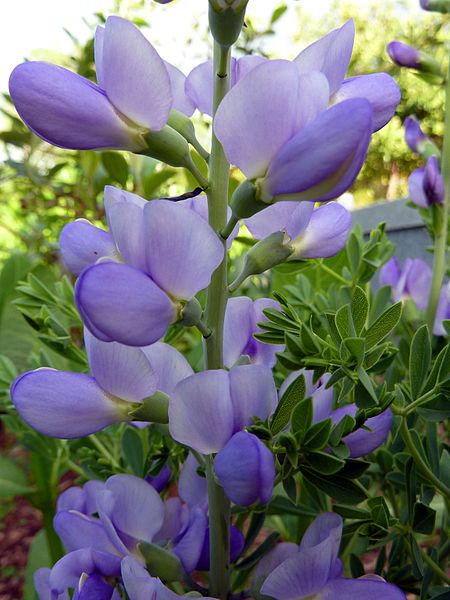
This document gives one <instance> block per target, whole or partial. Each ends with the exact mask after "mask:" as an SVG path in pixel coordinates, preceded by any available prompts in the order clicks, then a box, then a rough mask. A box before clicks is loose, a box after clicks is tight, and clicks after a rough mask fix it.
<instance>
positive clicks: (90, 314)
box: [75, 262, 176, 346]
mask: <svg viewBox="0 0 450 600" xmlns="http://www.w3.org/2000/svg"><path fill="white" fill-rule="evenodd" d="M75 298H76V304H77V307H78V310H79V312H80V314H81V317H82V319H83V321H84V323H85V325H86V327H87V328H88V329H89V330H90V331H91V333H93V334H94V335H95V337H97V338H99V339H102V340H103V341H116V342H120V343H122V344H127V345H129V346H147V345H149V344H152V343H153V342H156V341H157V340H159V338H161V337H162V336H163V335H164V333H165V332H166V330H167V327H168V326H169V325H170V323H172V322H174V321H175V320H176V311H175V306H174V304H172V302H171V300H170V298H169V297H168V296H167V294H165V293H164V292H163V291H162V290H161V289H160V288H159V287H158V286H157V285H156V284H155V283H154V282H153V281H152V280H151V279H150V277H148V275H146V274H145V273H143V272H142V271H139V270H137V269H135V268H133V267H129V266H127V265H119V264H115V263H112V262H108V263H101V264H97V265H93V266H92V267H88V268H87V269H85V270H84V271H83V273H82V274H81V275H80V278H79V279H78V281H77V285H76V288H75Z"/></svg>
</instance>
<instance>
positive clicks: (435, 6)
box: [420, 0, 450, 14]
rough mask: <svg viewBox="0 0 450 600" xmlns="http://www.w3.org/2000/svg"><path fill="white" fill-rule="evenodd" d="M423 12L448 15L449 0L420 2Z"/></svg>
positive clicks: (449, 11)
mask: <svg viewBox="0 0 450 600" xmlns="http://www.w3.org/2000/svg"><path fill="white" fill-rule="evenodd" d="M420 6H421V7H422V8H423V9H424V10H429V11H432V12H440V13H444V14H446V13H450V0H420Z"/></svg>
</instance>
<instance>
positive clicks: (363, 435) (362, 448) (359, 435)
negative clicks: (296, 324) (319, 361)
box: [279, 370, 393, 458]
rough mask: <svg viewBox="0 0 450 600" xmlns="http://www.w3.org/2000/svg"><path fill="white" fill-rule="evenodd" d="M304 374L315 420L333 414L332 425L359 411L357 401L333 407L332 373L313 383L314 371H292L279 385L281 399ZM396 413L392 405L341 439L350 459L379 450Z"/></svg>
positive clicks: (323, 418)
mask: <svg viewBox="0 0 450 600" xmlns="http://www.w3.org/2000/svg"><path fill="white" fill-rule="evenodd" d="M300 374H303V375H304V376H305V379H306V395H307V396H312V401H313V419H312V421H313V423H318V422H319V421H323V420H325V419H327V418H328V417H331V420H332V422H333V424H337V423H339V421H341V420H342V418H343V417H344V416H345V415H350V416H352V417H354V416H355V415H356V413H357V412H358V407H357V406H356V404H347V405H346V406H340V407H339V408H337V409H333V404H334V403H333V396H334V392H333V388H327V387H326V386H327V383H328V381H329V379H330V375H328V374H326V375H323V376H322V377H321V378H320V379H319V380H318V381H317V383H315V384H314V383H313V371H304V370H302V371H294V372H293V373H291V374H290V375H289V376H288V377H287V378H286V380H285V381H284V382H283V384H282V386H281V387H280V391H279V395H280V398H281V397H282V396H283V394H284V392H285V391H286V390H287V388H288V387H289V385H290V384H291V383H292V382H293V381H294V380H295V379H297V377H298V376H299V375H300ZM392 422H393V415H392V411H391V409H390V408H388V409H387V410H385V411H384V412H382V413H381V414H379V415H377V416H375V417H370V418H369V419H367V420H366V421H365V423H364V427H361V428H360V429H357V430H356V431H353V432H352V433H350V434H348V435H346V436H345V437H344V438H342V441H343V442H344V443H345V444H346V445H347V447H348V449H349V451H350V456H351V458H360V457H361V456H366V455H368V454H370V453H371V452H373V451H374V450H376V449H377V448H378V447H379V446H381V444H383V442H384V441H385V440H386V438H387V436H388V435H389V431H390V429H391V427H392Z"/></svg>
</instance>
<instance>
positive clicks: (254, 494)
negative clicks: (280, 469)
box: [214, 431, 275, 506]
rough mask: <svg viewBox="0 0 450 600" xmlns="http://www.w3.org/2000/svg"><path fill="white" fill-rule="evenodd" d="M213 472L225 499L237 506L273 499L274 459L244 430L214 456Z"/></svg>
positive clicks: (264, 447) (263, 446) (268, 451)
mask: <svg viewBox="0 0 450 600" xmlns="http://www.w3.org/2000/svg"><path fill="white" fill-rule="evenodd" d="M214 470H215V472H216V474H217V477H218V479H219V482H220V484H221V485H222V487H223V488H224V490H225V493H226V495H227V496H228V498H229V499H230V500H231V501H232V502H234V503H235V504H238V505H239V506H250V505H251V504H253V503H255V502H261V503H262V504H267V503H268V502H269V500H270V498H271V496H272V490H273V483H274V479H275V459H274V457H273V454H272V452H270V450H269V449H268V448H267V447H266V446H265V445H264V444H263V443H262V442H261V441H260V440H259V439H258V438H257V437H256V436H255V435H252V434H251V433H247V432H246V431H240V432H238V433H236V434H235V435H233V437H232V438H231V440H230V441H229V442H228V443H227V444H226V446H225V447H224V448H222V450H221V451H220V452H219V453H218V454H217V456H216V458H215V460H214Z"/></svg>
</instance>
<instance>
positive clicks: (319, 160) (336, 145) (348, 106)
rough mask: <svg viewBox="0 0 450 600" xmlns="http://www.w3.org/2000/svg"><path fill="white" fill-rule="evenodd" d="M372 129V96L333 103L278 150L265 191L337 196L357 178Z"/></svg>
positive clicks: (293, 195)
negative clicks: (370, 100) (366, 98)
mask: <svg viewBox="0 0 450 600" xmlns="http://www.w3.org/2000/svg"><path fill="white" fill-rule="evenodd" d="M371 133H372V108H371V106H370V104H369V102H368V101H367V100H364V99H362V98H355V99H352V100H345V101H344V102H340V103H339V104H336V105H335V106H332V107H331V108H329V109H328V110H327V111H325V112H324V113H322V114H320V115H319V116H318V117H317V119H315V120H314V121H313V122H312V123H310V124H309V125H306V127H304V129H302V130H300V131H299V133H297V135H295V136H294V137H293V138H292V139H291V140H290V141H289V142H288V143H287V144H285V145H284V146H283V148H281V150H280V151H279V152H278V153H277V155H276V156H275V158H274V159H273V161H272V163H271V165H270V168H269V171H268V173H267V176H266V178H265V180H264V188H263V192H262V193H263V195H264V196H267V197H268V198H269V199H270V198H273V197H274V196H277V197H278V198H279V199H280V200H282V199H284V200H286V199H294V200H315V201H320V202H324V201H326V200H332V199H333V198H336V197H337V196H339V195H340V194H342V193H343V192H345V191H346V190H347V189H348V188H349V187H350V185H351V184H352V183H353V181H354V180H355V179H356V176H357V175H358V173H359V171H360V169H361V167H362V165H363V163H364V159H365V156H366V152H367V148H368V146H369V142H370V137H371ZM289 197H290V198H289Z"/></svg>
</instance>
